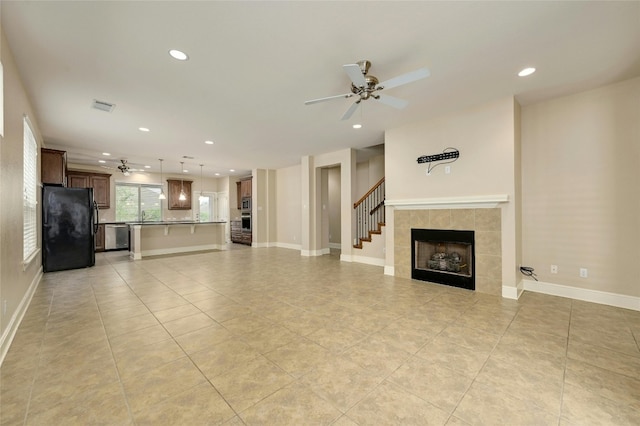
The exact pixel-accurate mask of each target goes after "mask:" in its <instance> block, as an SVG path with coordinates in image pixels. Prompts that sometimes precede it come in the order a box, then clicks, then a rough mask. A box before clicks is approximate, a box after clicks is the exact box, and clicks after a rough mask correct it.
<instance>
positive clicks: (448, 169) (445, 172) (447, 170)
mask: <svg viewBox="0 0 640 426" xmlns="http://www.w3.org/2000/svg"><path fill="white" fill-rule="evenodd" d="M449 173H451V166H444V174H446V175H448V174H449Z"/></svg>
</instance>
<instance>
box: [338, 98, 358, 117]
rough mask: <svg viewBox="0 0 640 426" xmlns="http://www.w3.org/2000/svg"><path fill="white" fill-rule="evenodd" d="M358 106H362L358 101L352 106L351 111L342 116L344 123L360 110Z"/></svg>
mask: <svg viewBox="0 0 640 426" xmlns="http://www.w3.org/2000/svg"><path fill="white" fill-rule="evenodd" d="M358 106H360V100H357V101H355V102H354V103H353V104H351V106H350V107H349V109H348V110H347V111H346V112H345V113H344V114H343V115H342V118H341V119H340V120H343V121H344V120H348V119H350V118H351V116H352V115H353V113H354V112H356V110H357V109H358Z"/></svg>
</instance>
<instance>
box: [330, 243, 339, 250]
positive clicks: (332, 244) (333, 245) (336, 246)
mask: <svg viewBox="0 0 640 426" xmlns="http://www.w3.org/2000/svg"><path fill="white" fill-rule="evenodd" d="M329 248H332V249H338V250H342V243H329Z"/></svg>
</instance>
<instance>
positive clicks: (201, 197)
mask: <svg viewBox="0 0 640 426" xmlns="http://www.w3.org/2000/svg"><path fill="white" fill-rule="evenodd" d="M202 166H204V164H200V198H198V199H199V200H200V201H204V193H203V192H202Z"/></svg>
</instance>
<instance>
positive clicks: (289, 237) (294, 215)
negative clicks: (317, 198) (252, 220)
mask: <svg viewBox="0 0 640 426" xmlns="http://www.w3.org/2000/svg"><path fill="white" fill-rule="evenodd" d="M300 175H301V170H300V165H295V166H292V167H286V168H283V169H278V170H276V205H277V214H276V216H277V219H276V228H277V243H278V245H280V246H282V247H289V248H297V249H300V247H301V246H300V244H301V237H302V232H301V230H302V228H301V226H302V225H301V211H302V198H301V190H302V189H301V185H300V183H301V182H300Z"/></svg>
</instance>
